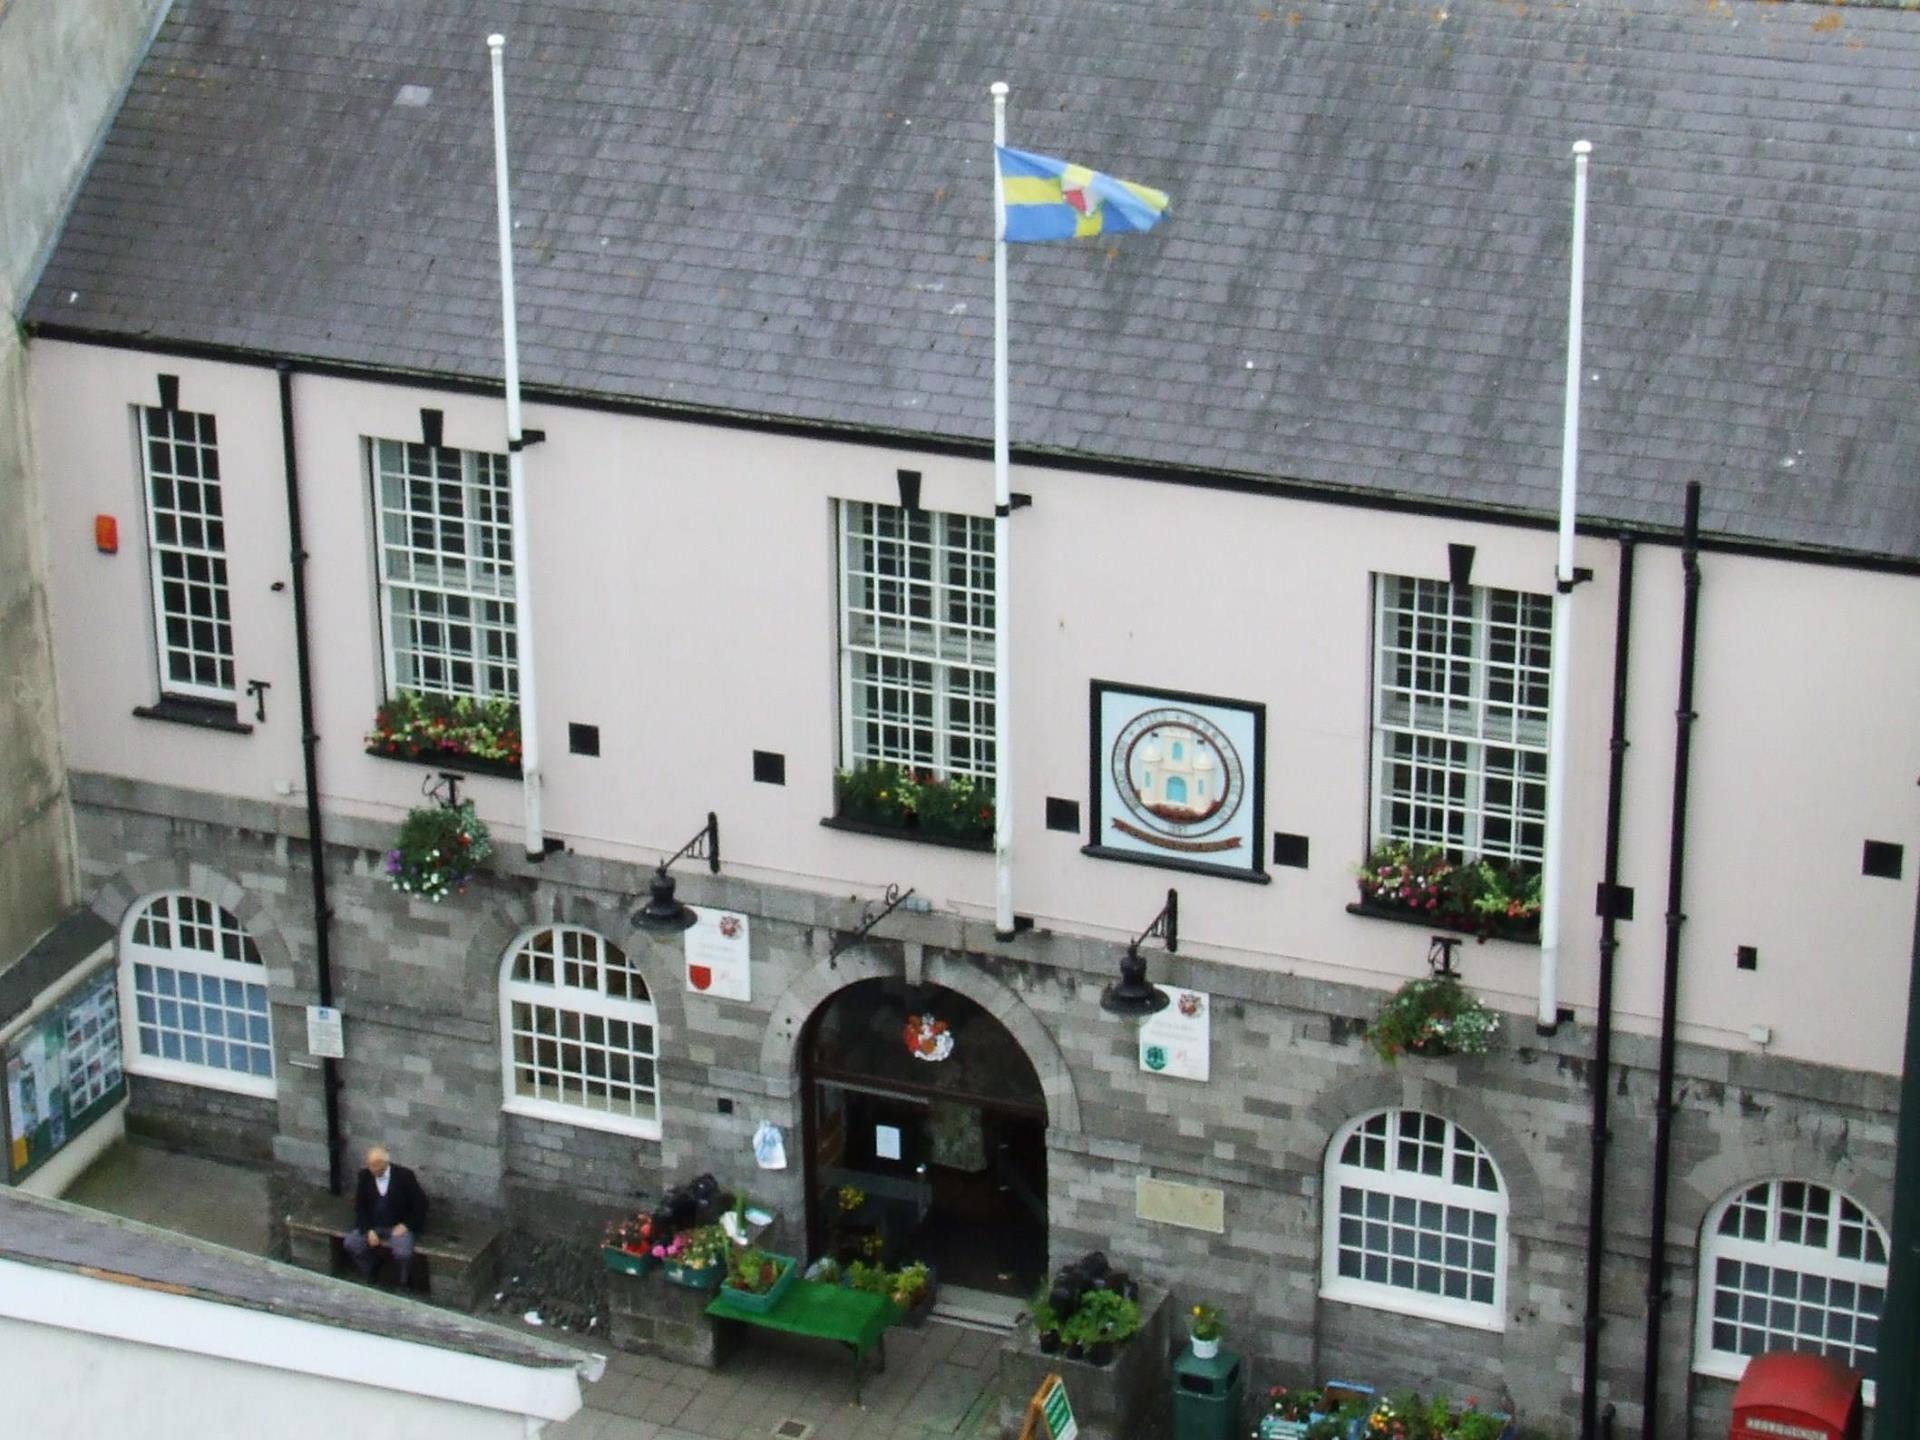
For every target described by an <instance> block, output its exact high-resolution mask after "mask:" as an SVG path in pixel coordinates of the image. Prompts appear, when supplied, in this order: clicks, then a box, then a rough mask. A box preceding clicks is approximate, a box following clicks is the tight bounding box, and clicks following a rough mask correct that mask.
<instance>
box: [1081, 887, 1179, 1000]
mask: <svg viewBox="0 0 1920 1440" xmlns="http://www.w3.org/2000/svg"><path fill="white" fill-rule="evenodd" d="M1154 939H1160V940H1164V941H1166V942H1167V953H1168V954H1170V955H1173V954H1178V953H1179V951H1180V892H1179V891H1178V890H1169V891H1167V903H1166V904H1165V905H1163V906H1161V907H1160V913H1159V914H1158V915H1156V916H1154V917H1153V923H1152V924H1151V925H1149V926H1147V928H1146V929H1145V930H1143V931H1141V932H1140V934H1139V935H1138V936H1137V937H1136V938H1134V939H1133V940H1130V941H1128V942H1127V953H1126V954H1125V955H1124V956H1122V957H1121V959H1120V978H1119V979H1118V980H1116V981H1114V982H1113V983H1112V984H1111V985H1109V986H1107V988H1106V989H1105V990H1103V991H1101V992H1100V1008H1101V1009H1102V1010H1105V1011H1107V1012H1109V1013H1110V1014H1114V1015H1124V1016H1127V1017H1128V1018H1129V1019H1134V1020H1138V1019H1140V1018H1142V1017H1143V1016H1147V1015H1151V1014H1153V1013H1154V1012H1155V1011H1158V1010H1164V1009H1166V1008H1167V1005H1168V1004H1169V1003H1170V1001H1171V997H1170V996H1169V995H1168V994H1167V992H1166V991H1164V990H1162V989H1161V988H1160V987H1159V986H1157V985H1154V984H1151V983H1150V982H1149V981H1148V980H1147V959H1146V956H1144V955H1142V954H1141V953H1140V946H1141V945H1142V944H1143V943H1145V942H1146V941H1148V940H1154Z"/></svg>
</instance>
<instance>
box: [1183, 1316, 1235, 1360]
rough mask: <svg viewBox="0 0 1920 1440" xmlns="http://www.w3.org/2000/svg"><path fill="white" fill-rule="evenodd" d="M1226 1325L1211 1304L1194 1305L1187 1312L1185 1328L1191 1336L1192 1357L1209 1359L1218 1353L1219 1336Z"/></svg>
mask: <svg viewBox="0 0 1920 1440" xmlns="http://www.w3.org/2000/svg"><path fill="white" fill-rule="evenodd" d="M1225 1329H1226V1326H1225V1325H1224V1324H1222V1323H1221V1320H1220V1312H1219V1311H1218V1310H1217V1309H1215V1308H1214V1307H1213V1306H1211V1305H1195V1306H1194V1307H1193V1308H1192V1309H1191V1310H1189V1311H1188V1312H1187V1330H1188V1333H1189V1334H1190V1335H1191V1336H1192V1337H1193V1357H1194V1359H1196V1360H1211V1359H1212V1358H1213V1357H1214V1356H1216V1355H1218V1354H1219V1353H1220V1336H1221V1334H1222V1333H1223V1332H1224V1331H1225Z"/></svg>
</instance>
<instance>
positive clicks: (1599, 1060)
mask: <svg viewBox="0 0 1920 1440" xmlns="http://www.w3.org/2000/svg"><path fill="white" fill-rule="evenodd" d="M1618 584H1619V592H1618V594H1617V595H1616V597H1615V601H1614V613H1613V732H1612V735H1611V738H1610V739H1609V740H1608V742H1607V749H1608V760H1607V849H1606V862H1605V864H1606V869H1605V874H1604V877H1603V880H1602V885H1603V889H1602V892H1601V893H1602V895H1603V896H1604V897H1605V906H1604V908H1603V909H1602V910H1601V912H1600V996H1599V1002H1598V1006H1599V1008H1598V1013H1597V1014H1596V1015H1595V1017H1594V1025H1593V1076H1592V1082H1593V1123H1592V1127H1591V1128H1592V1135H1591V1137H1590V1140H1589V1143H1590V1144H1591V1146H1592V1154H1591V1156H1590V1158H1589V1160H1588V1162H1587V1176H1588V1179H1587V1309H1586V1316H1585V1319H1584V1321H1583V1331H1582V1350H1581V1384H1580V1436H1581V1440H1598V1430H1597V1428H1596V1427H1597V1426H1598V1424H1599V1405H1600V1326H1601V1315H1600V1267H1601V1265H1602V1264H1603V1263H1604V1261H1605V1258H1606V1240H1605V1216H1606V1203H1607V1146H1608V1143H1609V1140H1610V1136H1609V1135H1608V1133H1607V1101H1608V1097H1609V1096H1610V1095H1611V1093H1612V1090H1613V1084H1612V1074H1613V962H1614V956H1615V954H1616V953H1617V951H1618V950H1619V948H1620V941H1619V938H1618V936H1617V935H1616V933H1615V930H1616V926H1617V925H1618V919H1617V915H1618V906H1616V905H1615V903H1614V895H1615V893H1616V892H1617V890H1618V887H1619V884H1620V800H1621V793H1622V789H1623V785H1624V781H1625V777H1626V768H1627V676H1628V673H1629V660H1630V657H1631V651H1632V630H1633V537H1632V536H1630V535H1622V536H1621V537H1620V569H1619V581H1618ZM1609 1408H1611V1407H1609Z"/></svg>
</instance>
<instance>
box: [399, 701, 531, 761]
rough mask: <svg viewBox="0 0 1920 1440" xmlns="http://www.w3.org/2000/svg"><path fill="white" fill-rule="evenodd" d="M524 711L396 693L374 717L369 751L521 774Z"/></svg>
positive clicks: (506, 705) (496, 704) (498, 704)
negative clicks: (521, 712) (464, 763)
mask: <svg viewBox="0 0 1920 1440" xmlns="http://www.w3.org/2000/svg"><path fill="white" fill-rule="evenodd" d="M520 745H521V741H520V707H519V706H518V705H516V704H514V703H513V701H511V700H475V699H472V698H470V697H468V696H464V695H462V696H453V695H428V694H424V693H422V692H420V691H416V690H396V691H394V693H393V697H392V698H391V699H390V700H388V701H387V703H386V704H384V705H382V706H381V707H380V709H379V711H378V712H377V713H376V714H375V715H374V720H373V729H372V730H370V731H369V732H368V733H367V749H368V751H369V752H370V753H372V754H375V755H391V756H394V757H396V758H398V759H402V760H426V761H430V762H436V763H441V764H452V765H460V764H462V763H463V762H469V761H477V762H479V764H478V765H477V766H476V767H475V768H480V769H485V770H493V771H498V772H500V773H501V774H514V773H517V772H518V771H519V769H520Z"/></svg>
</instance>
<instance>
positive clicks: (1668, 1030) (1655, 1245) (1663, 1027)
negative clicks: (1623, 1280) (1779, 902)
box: [1640, 480, 1700, 1437]
mask: <svg viewBox="0 0 1920 1440" xmlns="http://www.w3.org/2000/svg"><path fill="white" fill-rule="evenodd" d="M1684 533H1685V541H1684V547H1685V548H1684V549H1683V550H1682V551H1681V564H1682V566H1683V567H1684V568H1685V572H1686V598H1685V601H1684V604H1683V607H1682V610H1681V620H1680V700H1679V704H1678V705H1677V706H1676V707H1675V709H1674V712H1673V723H1674V731H1675V735H1674V749H1673V828H1672V832H1671V838H1670V839H1669V840H1668V842H1667V956H1666V966H1665V972H1664V974H1663V977H1662V980H1661V989H1660V1081H1659V1090H1658V1093H1657V1094H1656V1095H1655V1097H1654V1102H1653V1225H1652V1233H1651V1243H1650V1244H1649V1246H1648V1249H1647V1350H1646V1359H1645V1364H1644V1367H1643V1369H1642V1372H1641V1383H1640V1403H1641V1405H1642V1406H1643V1407H1644V1408H1643V1411H1642V1417H1641V1421H1640V1433H1641V1434H1642V1435H1645V1436H1648V1437H1651V1436H1652V1435H1654V1434H1655V1433H1656V1431H1657V1429H1658V1423H1659V1422H1658V1418H1657V1417H1658V1414H1659V1403H1660V1320H1661V1317H1662V1315H1663V1314H1664V1312H1665V1310H1666V1302H1667V1287H1666V1267H1667V1184H1668V1179H1669V1174H1670V1172H1671V1170H1672V1168H1673V1052H1674V1034H1675V1030H1676V1029H1677V1027H1678V1025H1679V1015H1678V1009H1679V998H1680V927H1681V926H1682V925H1684V924H1685V923H1686V919H1687V916H1686V912H1685V911H1683V910H1682V909H1681V908H1680V901H1681V884H1682V881H1683V880H1684V879H1685V877H1686V868H1687V774H1688V769H1689V766H1690V763H1691V761H1692V757H1693V721H1694V713H1693V659H1694V643H1695V640H1696V638H1697V636H1698V631H1699V619H1700V482H1699V481H1698V480H1694V481H1689V482H1688V484H1687V520H1686V530H1685V532H1684Z"/></svg>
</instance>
